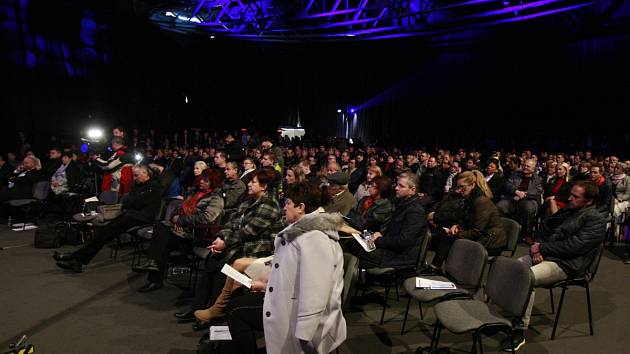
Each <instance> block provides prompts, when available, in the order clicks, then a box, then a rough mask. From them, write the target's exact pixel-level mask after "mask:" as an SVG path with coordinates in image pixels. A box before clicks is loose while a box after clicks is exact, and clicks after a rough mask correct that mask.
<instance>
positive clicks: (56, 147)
mask: <svg viewBox="0 0 630 354" xmlns="http://www.w3.org/2000/svg"><path fill="white" fill-rule="evenodd" d="M52 150H55V151H57V152H58V153H60V154H63V150H62V149H61V148H60V147H58V146H53V147H51V148H50V151H52Z"/></svg>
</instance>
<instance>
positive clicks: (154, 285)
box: [138, 283, 164, 293]
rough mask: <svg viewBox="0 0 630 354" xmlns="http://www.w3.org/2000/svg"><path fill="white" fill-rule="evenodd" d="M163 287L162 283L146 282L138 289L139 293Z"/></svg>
mask: <svg viewBox="0 0 630 354" xmlns="http://www.w3.org/2000/svg"><path fill="white" fill-rule="evenodd" d="M162 287H164V283H146V284H144V285H143V286H142V287H140V289H138V291H139V292H141V293H148V292H149V291H155V290H158V289H162Z"/></svg>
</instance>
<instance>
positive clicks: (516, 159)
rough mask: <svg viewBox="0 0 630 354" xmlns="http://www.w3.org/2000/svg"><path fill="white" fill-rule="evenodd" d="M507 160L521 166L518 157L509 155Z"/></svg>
mask: <svg viewBox="0 0 630 354" xmlns="http://www.w3.org/2000/svg"><path fill="white" fill-rule="evenodd" d="M509 160H510V162H512V163H514V164H516V166H518V167H521V159H519V158H518V157H516V156H512V157H510V159H509Z"/></svg>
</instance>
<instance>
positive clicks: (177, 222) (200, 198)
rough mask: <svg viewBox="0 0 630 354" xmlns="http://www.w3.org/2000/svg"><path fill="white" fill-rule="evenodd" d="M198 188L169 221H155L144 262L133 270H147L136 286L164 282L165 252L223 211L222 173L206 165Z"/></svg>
mask: <svg viewBox="0 0 630 354" xmlns="http://www.w3.org/2000/svg"><path fill="white" fill-rule="evenodd" d="M195 184H196V185H197V192H196V193H194V194H191V195H190V196H189V197H188V198H186V199H185V200H184V202H183V203H182V205H181V207H180V208H179V209H178V210H176V211H175V212H174V213H173V216H172V217H171V219H170V220H169V222H168V223H156V224H155V226H154V227H153V238H152V239H151V245H150V246H149V249H148V252H147V256H148V260H147V262H146V263H145V264H142V265H139V266H137V267H134V269H133V270H134V271H136V272H149V274H148V276H147V284H145V285H144V286H143V287H141V288H140V289H139V291H140V292H148V291H153V290H157V289H159V288H161V287H162V286H163V283H162V278H163V276H164V273H165V270H166V265H167V261H168V255H169V253H170V251H172V250H175V249H177V247H178V246H179V245H181V243H182V241H183V240H184V239H190V238H193V236H195V237H199V235H198V234H199V233H207V232H208V231H209V230H210V225H211V224H213V223H215V222H216V221H217V220H218V219H219V217H220V216H221V213H222V212H223V197H222V191H221V175H220V174H219V172H217V171H216V170H214V169H210V168H209V169H206V170H204V171H203V172H202V174H201V176H199V178H198V182H197V183H195Z"/></svg>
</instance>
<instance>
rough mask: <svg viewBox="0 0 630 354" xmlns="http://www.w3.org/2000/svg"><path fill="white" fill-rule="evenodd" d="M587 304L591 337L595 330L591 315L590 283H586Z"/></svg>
mask: <svg viewBox="0 0 630 354" xmlns="http://www.w3.org/2000/svg"><path fill="white" fill-rule="evenodd" d="M585 288H586V304H587V306H588V325H589V327H590V328H591V335H593V334H594V333H595V332H594V330H593V316H592V314H591V291H590V290H589V287H588V283H586V286H585Z"/></svg>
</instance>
